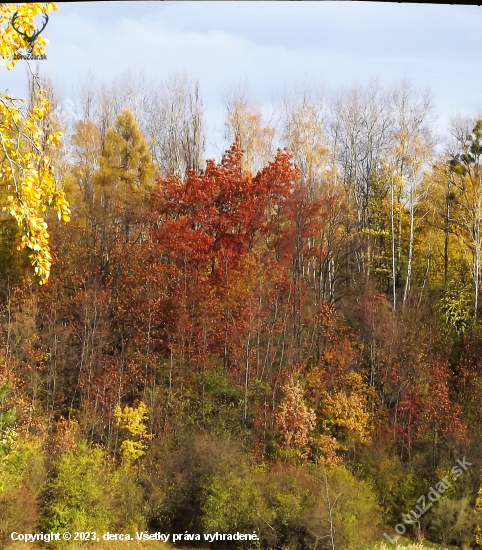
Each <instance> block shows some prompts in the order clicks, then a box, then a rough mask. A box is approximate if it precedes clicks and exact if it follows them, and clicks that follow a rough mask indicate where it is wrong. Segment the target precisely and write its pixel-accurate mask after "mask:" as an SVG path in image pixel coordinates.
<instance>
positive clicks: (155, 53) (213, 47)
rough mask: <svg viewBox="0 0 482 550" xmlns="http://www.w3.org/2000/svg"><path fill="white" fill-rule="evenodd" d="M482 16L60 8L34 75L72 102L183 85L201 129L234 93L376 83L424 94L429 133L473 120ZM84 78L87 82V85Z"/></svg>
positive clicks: (173, 5)
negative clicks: (196, 103) (91, 83)
mask: <svg viewBox="0 0 482 550" xmlns="http://www.w3.org/2000/svg"><path fill="white" fill-rule="evenodd" d="M481 28H482V8H480V7H477V6H457V5H456V6H450V5H436V4H398V3H376V2H350V1H343V2H342V1H338V2H337V1H335V2H330V1H319V2H279V1H276V2H273V1H272V2H259V1H258V2H254V1H252V2H243V1H239V2H222V1H215V2H204V1H196V2H186V1H182V2H176V1H169V2H82V3H75V2H72V3H68V4H62V3H61V4H59V10H58V11H57V12H54V13H53V14H51V16H50V22H49V24H48V26H47V28H46V30H45V33H44V35H45V36H46V37H47V38H49V40H50V44H49V46H48V49H47V57H48V59H47V61H43V62H41V64H42V66H41V72H43V73H44V74H48V75H49V76H50V77H51V79H52V80H53V82H54V84H55V86H56V88H57V90H58V92H59V95H60V96H61V97H62V98H63V99H64V100H65V99H66V98H71V99H72V100H73V101H75V97H76V93H77V91H78V87H79V82H80V81H81V80H85V78H86V77H87V75H88V74H92V75H93V76H94V78H95V80H96V81H97V82H99V83H103V82H105V83H109V81H111V80H112V79H113V78H115V77H116V76H119V75H121V74H122V73H124V72H126V71H133V72H136V71H138V70H144V72H145V74H146V76H148V77H151V78H153V79H158V80H162V79H165V78H167V77H169V76H170V75H172V74H174V73H183V72H185V73H187V74H188V75H189V76H192V77H195V78H198V79H199V81H200V85H201V92H202V96H203V101H204V105H205V107H206V111H207V118H208V124H209V125H210V126H211V127H214V126H215V125H219V124H220V121H221V119H222V115H221V113H222V108H223V102H222V97H223V94H224V93H225V92H226V90H227V89H229V88H230V87H232V86H233V85H236V84H239V83H241V82H243V83H245V84H247V85H248V87H249V89H250V90H251V93H252V96H253V97H254V99H255V100H256V101H257V102H258V103H259V104H260V105H266V104H267V103H269V102H270V100H271V99H272V98H273V97H274V96H275V95H276V94H279V93H280V92H282V91H283V90H286V89H290V88H293V86H295V85H297V84H299V83H302V82H315V81H316V82H320V81H321V82H322V83H323V84H324V86H325V87H326V88H327V89H328V90H331V91H334V90H336V89H338V88H340V87H343V86H351V85H355V84H360V85H363V84H366V83H368V82H369V81H370V80H371V79H373V78H378V79H379V81H380V83H381V84H383V85H385V86H394V85H396V84H397V83H398V82H400V81H401V80H402V79H403V78H408V79H410V80H411V82H412V83H413V84H414V86H415V87H416V88H421V89H428V90H430V92H431V94H432V97H433V100H434V104H435V107H436V114H437V116H438V119H439V122H438V125H437V126H438V128H443V127H444V125H445V124H446V122H447V121H448V120H449V118H450V117H451V116H452V115H455V114H462V115H475V114H477V113H480V112H482V93H481V90H482V61H481V59H482V58H481V43H480V29H481ZM89 72H90V73H89ZM25 81H26V74H25V70H24V69H23V68H22V67H21V66H20V64H19V65H17V67H16V68H15V69H14V70H12V71H10V72H7V71H6V69H5V68H0V89H1V90H2V91H4V90H5V89H6V88H8V89H9V90H10V91H11V92H14V93H23V90H24V87H25Z"/></svg>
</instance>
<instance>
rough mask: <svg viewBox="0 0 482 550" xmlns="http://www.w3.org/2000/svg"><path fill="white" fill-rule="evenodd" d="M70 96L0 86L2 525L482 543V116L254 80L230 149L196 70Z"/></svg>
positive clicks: (11, 528) (186, 543)
mask: <svg viewBox="0 0 482 550" xmlns="http://www.w3.org/2000/svg"><path fill="white" fill-rule="evenodd" d="M0 53H1V52H0ZM3 70H5V69H4V68H2V71H3ZM61 105H62V104H61V101H60V99H59V98H58V97H57V95H56V90H55V86H54V85H53V84H52V83H51V82H50V81H49V79H48V78H44V79H43V82H40V81H39V79H38V78H37V77H35V76H33V77H32V78H31V81H30V94H29V97H28V98H27V100H26V101H25V102H24V103H20V102H19V100H18V101H17V100H16V99H12V98H10V97H8V96H1V97H0V129H1V137H2V142H1V151H2V155H3V159H2V160H1V161H0V194H1V199H0V200H1V203H2V206H3V210H2V212H1V214H0V281H1V284H0V354H1V357H0V359H1V362H0V547H2V548H9V547H11V548H20V546H18V543H15V542H13V541H12V539H11V533H12V532H17V533H36V532H45V533H47V532H50V531H52V532H63V531H69V532H72V533H74V532H96V533H101V534H102V533H107V532H111V533H131V535H132V536H133V537H134V536H135V533H136V532H148V533H156V532H160V533H170V534H173V533H179V534H183V535H184V534H185V533H188V534H193V535H196V534H197V535H199V537H198V538H194V537H193V538H192V539H191V538H188V537H184V538H182V539H179V540H178V542H177V543H176V546H180V547H184V548H206V546H213V547H215V548H228V547H229V548H263V549H266V550H268V549H277V550H305V549H306V550H308V549H310V550H311V549H318V550H323V549H332V550H334V549H337V550H338V549H343V548H346V549H350V550H356V549H361V548H367V546H370V547H371V548H374V547H375V546H372V545H374V544H375V543H378V545H380V544H382V543H384V544H385V545H387V548H392V547H393V548H394V547H395V546H394V545H393V544H394V543H397V544H401V543H404V544H408V543H409V542H410V543H411V544H413V546H412V547H413V548H432V547H433V548H435V546H433V545H432V546H430V544H438V545H443V548H448V547H452V548H465V549H469V548H480V547H481V546H482V489H481V469H482V458H481V452H480V451H481V434H482V426H481V421H482V379H481V377H480V372H481V370H482V359H481V352H482V330H481V305H480V304H479V294H480V293H481V292H482V286H481V269H482V266H481V262H482V166H481V160H482V159H481V155H482V120H477V117H476V116H474V117H473V118H472V119H470V118H468V119H462V118H458V119H454V120H453V121H452V123H451V125H450V127H448V128H447V130H446V135H445V136H443V137H441V136H439V135H437V133H436V129H435V128H436V126H435V114H434V109H433V105H432V100H431V98H430V96H429V95H428V94H427V93H425V92H421V91H419V90H418V89H417V88H416V87H415V86H414V85H413V84H411V83H410V82H408V81H403V82H401V83H400V84H399V85H398V86H397V87H394V88H389V87H386V86H383V85H382V84H381V83H380V82H372V83H369V84H367V85H364V86H357V87H351V88H346V89H344V90H340V91H339V93H338V94H337V95H336V96H333V97H329V98H327V97H325V96H324V95H323V94H322V93H321V92H320V91H319V90H318V89H317V88H316V87H310V86H308V85H306V86H300V88H299V89H296V90H291V91H288V92H285V93H284V94H283V95H280V97H279V100H278V101H276V102H274V103H273V109H272V113H270V115H269V116H268V114H267V112H266V110H265V109H264V108H262V107H261V106H259V105H257V104H256V102H255V101H253V100H252V99H251V98H250V94H249V91H248V90H246V89H244V88H236V89H233V90H232V91H231V92H230V93H229V94H226V97H225V113H224V124H225V127H224V139H225V144H226V146H225V152H224V153H223V154H222V155H221V156H220V159H218V160H215V159H209V158H206V149H207V143H208V139H209V128H208V127H207V125H206V123H205V113H204V110H203V102H202V96H201V91H200V85H199V82H197V81H196V79H194V78H190V77H189V76H187V75H185V74H184V75H183V74H181V75H174V76H172V77H171V78H170V79H167V80H166V81H164V82H162V83H161V84H153V83H151V82H149V81H147V80H146V78H145V77H144V76H143V75H140V74H139V75H132V74H131V75H127V76H125V77H123V78H122V77H120V78H118V79H117V80H116V81H114V82H111V83H110V84H105V85H96V84H95V83H93V82H91V81H86V82H84V84H83V85H82V86H81V87H80V92H79V105H80V106H81V107H80V109H79V116H78V117H77V119H76V120H75V121H74V122H73V123H71V124H70V123H69V124H66V123H65V120H63V117H62V109H61ZM22 109H24V111H22ZM24 112H25V113H27V114H26V115H25V116H24V117H23V118H22V113H24ZM10 120H13V121H15V124H13V123H12V124H11V123H10V122H9V121H10ZM19 121H23V122H19ZM61 134H62V136H61ZM22 140H24V142H25V143H24V142H23V141H22ZM15 143H16V144H17V145H18V147H17V149H16V150H15V151H13V146H14V145H15ZM22 143H24V146H22ZM12 151H13V152H12ZM32 151H33V152H32ZM12 159H13V161H12ZM34 160H35V162H36V163H37V164H36V166H38V170H37V171H35V170H33V168H32V166H33V164H32V163H33V162H34ZM12 162H13V163H14V164H15V166H16V168H12V166H13V164H12ZM19 174H23V176H24V180H22V182H20V183H19V181H20V180H18V179H17V178H20V175H19ZM12 189H13V190H12ZM12 193H14V194H13V195H12ZM44 199H45V200H44ZM29 201H30V202H29ZM42 201H44V202H42ZM459 466H460V467H459ZM434 494H435V495H436V496H435V497H434V498H432V497H433V495H434ZM430 495H432V497H431V496H430ZM426 496H427V498H425V497H426ZM425 500H427V503H425ZM421 503H423V504H421ZM428 503H430V506H427V504H428ZM429 508H430V509H429ZM425 512H426V513H425ZM216 532H217V533H237V532H239V533H250V534H252V533H256V534H257V539H258V540H252V541H247V540H244V541H241V540H239V541H236V540H232V541H221V540H218V541H215V542H212V543H210V544H209V545H206V544H205V542H204V538H203V534H205V533H213V534H214V533H216ZM171 540H172V538H171ZM198 540H201V542H197V541H198ZM397 541H398V542H397ZM423 541H431V542H430V543H427V542H425V543H424V542H423ZM49 544H50V546H49ZM49 544H46V546H47V547H51V548H54V547H55V548H63V547H66V548H87V547H93V548H95V547H97V548H100V547H101V543H97V544H92V545H91V546H89V545H88V544H86V542H85V541H84V542H81V541H78V542H74V541H71V542H65V541H60V542H52V543H49ZM136 544H137V543H136ZM417 544H418V545H419V546H417ZM422 544H423V546H422ZM425 544H428V546H425ZM30 547H33V546H32V545H30ZM114 547H116V548H121V547H122V548H124V547H123V546H114ZM135 547H136V548H139V546H135ZM167 547H168V546H167V545H166V546H163V545H161V546H155V548H167ZM382 547H383V546H382ZM22 548H23V546H22ZM126 548H127V547H126ZM132 548H134V546H132ZM149 548H151V547H150V546H149ZM152 548H154V547H152ZM377 548H379V546H377ZM437 548H439V546H437Z"/></svg>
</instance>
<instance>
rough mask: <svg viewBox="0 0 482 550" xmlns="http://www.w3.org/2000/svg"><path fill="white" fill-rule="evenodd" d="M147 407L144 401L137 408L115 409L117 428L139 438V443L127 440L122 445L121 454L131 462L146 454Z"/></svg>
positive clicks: (117, 406) (117, 407) (118, 406)
mask: <svg viewBox="0 0 482 550" xmlns="http://www.w3.org/2000/svg"><path fill="white" fill-rule="evenodd" d="M147 412H148V409H147V406H146V405H145V403H143V402H142V401H141V402H140V403H139V406H138V407H137V408H133V407H124V409H122V408H121V406H120V405H119V404H117V405H116V407H115V409H114V418H115V422H116V426H117V427H118V428H121V429H125V430H127V431H128V432H130V433H131V435H133V436H135V437H136V438H138V441H133V440H132V439H125V440H124V441H123V442H122V445H121V449H120V450H121V454H122V456H123V458H124V459H125V460H126V461H127V462H130V461H131V460H134V459H136V458H138V457H140V456H142V455H143V454H144V449H145V446H144V444H143V440H144V439H146V438H147V437H148V435H147V426H146V425H145V423H144V422H145V420H147Z"/></svg>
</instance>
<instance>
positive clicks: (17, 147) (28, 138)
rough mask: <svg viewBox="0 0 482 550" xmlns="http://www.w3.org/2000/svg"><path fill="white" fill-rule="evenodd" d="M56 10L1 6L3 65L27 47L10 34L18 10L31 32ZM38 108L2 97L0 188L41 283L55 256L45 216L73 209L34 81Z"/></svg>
mask: <svg viewBox="0 0 482 550" xmlns="http://www.w3.org/2000/svg"><path fill="white" fill-rule="evenodd" d="M52 9H57V8H56V5H55V4H52V3H48V4H45V5H42V4H20V5H18V6H16V5H15V4H0V62H2V64H3V62H4V61H5V60H6V59H11V63H10V64H9V65H8V68H11V67H13V66H14V65H15V60H14V59H13V55H14V54H15V53H16V52H17V50H19V49H20V48H21V47H23V44H22V40H23V39H22V38H21V37H20V35H19V34H18V33H17V32H16V31H15V30H13V29H12V27H11V24H10V21H11V18H12V16H13V14H14V13H15V12H16V11H17V12H18V15H19V19H18V21H19V22H20V23H19V24H21V25H22V26H23V28H24V29H25V30H27V32H32V31H33V29H34V23H33V19H34V17H35V15H37V14H39V13H47V12H49V11H51V10H52ZM45 43H46V41H45V40H41V38H40V37H39V38H38V39H37V41H36V43H35V49H34V53H42V52H43V45H44V44H45ZM34 79H35V80H34V82H35V84H36V86H35V91H34V100H35V101H34V102H35V106H34V107H33V108H32V110H29V109H28V108H27V107H26V106H25V102H24V100H22V99H14V98H12V97H10V96H8V95H5V96H1V95H0V158H1V160H0V187H1V188H2V189H4V190H5V191H6V192H7V193H6V195H7V201H6V204H4V205H2V209H3V211H6V212H8V213H9V214H10V215H11V216H12V217H13V218H14V219H15V220H16V222H17V224H18V225H19V227H20V233H21V240H20V246H19V248H27V249H28V250H29V251H30V255H29V257H30V260H31V263H32V265H33V267H34V271H35V276H36V278H37V280H38V281H39V282H40V284H42V283H45V282H46V281H47V279H48V277H49V274H50V267H51V264H52V257H51V254H50V248H49V234H48V231H47V223H46V221H45V219H44V217H43V212H45V210H46V208H47V206H52V207H53V208H54V210H55V212H56V213H57V215H58V218H59V219H60V220H62V221H64V222H67V221H69V219H70V208H69V205H68V202H67V200H66V198H65V195H64V192H63V190H62V189H61V188H60V186H59V185H58V184H57V182H56V180H55V177H54V169H53V165H52V162H51V159H50V156H49V155H48V154H46V147H47V148H48V149H49V150H53V149H55V148H56V147H58V146H59V144H60V140H61V137H62V135H61V133H59V132H57V133H49V134H48V135H45V134H46V131H45V130H44V128H45V127H47V126H48V124H46V122H47V120H46V119H47V117H48V112H49V109H50V105H49V102H48V100H47V97H46V94H45V92H44V91H42V90H41V89H40V88H39V86H38V82H37V80H36V77H34Z"/></svg>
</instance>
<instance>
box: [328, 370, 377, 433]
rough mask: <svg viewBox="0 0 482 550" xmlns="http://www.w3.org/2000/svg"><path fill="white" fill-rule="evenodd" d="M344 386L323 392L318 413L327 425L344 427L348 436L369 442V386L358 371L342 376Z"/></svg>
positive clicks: (371, 423) (370, 394)
mask: <svg viewBox="0 0 482 550" xmlns="http://www.w3.org/2000/svg"><path fill="white" fill-rule="evenodd" d="M343 382H344V385H345V386H346V388H344V389H343V390H341V391H338V392H336V393H334V392H333V393H329V392H326V391H325V392H323V394H322V406H321V408H320V415H321V416H322V417H324V418H325V420H324V425H325V426H327V427H330V426H333V427H339V428H345V429H346V431H347V434H348V436H349V437H350V438H351V439H352V440H354V441H357V442H359V443H369V442H370V441H371V436H372V432H373V418H372V414H371V410H370V401H371V399H372V398H373V397H374V396H373V395H372V394H373V392H372V391H371V388H369V387H368V386H366V384H364V382H363V380H362V377H361V376H360V375H359V374H358V373H353V372H352V373H348V374H347V375H345V376H344V380H343Z"/></svg>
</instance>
